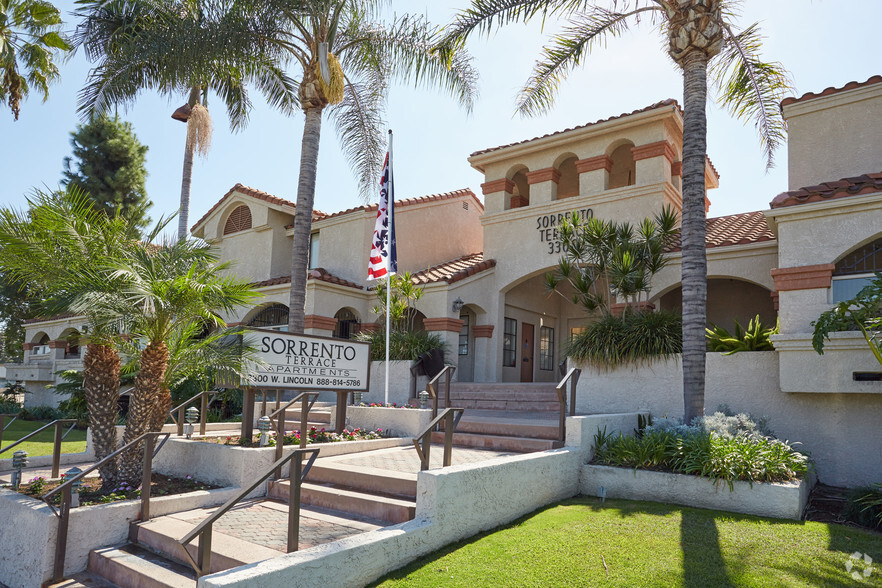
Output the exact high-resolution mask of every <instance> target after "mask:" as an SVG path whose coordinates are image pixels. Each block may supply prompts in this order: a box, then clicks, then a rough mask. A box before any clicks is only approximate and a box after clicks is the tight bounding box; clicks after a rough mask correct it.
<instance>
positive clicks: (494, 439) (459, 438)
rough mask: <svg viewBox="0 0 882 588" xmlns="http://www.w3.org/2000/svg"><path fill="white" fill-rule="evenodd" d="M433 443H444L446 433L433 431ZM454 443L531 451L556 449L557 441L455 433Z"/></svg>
mask: <svg viewBox="0 0 882 588" xmlns="http://www.w3.org/2000/svg"><path fill="white" fill-rule="evenodd" d="M432 443H444V433H441V432H435V433H432ZM453 444H454V445H460V446H462V447H475V448H479V449H497V450H500V451H515V452H520V453H531V452H534V451H547V450H549V449H554V448H555V447H556V445H557V442H555V441H552V440H550V439H530V438H528V437H512V436H508V435H481V434H477V433H454V434H453Z"/></svg>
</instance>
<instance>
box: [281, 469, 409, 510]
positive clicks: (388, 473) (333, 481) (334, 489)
mask: <svg viewBox="0 0 882 588" xmlns="http://www.w3.org/2000/svg"><path fill="white" fill-rule="evenodd" d="M416 487H417V475H416V474H415V473H411V472H396V471H392V470H381V469H377V468H370V467H362V466H356V465H352V464H343V463H335V462H333V461H331V460H318V461H316V462H315V464H314V465H313V466H312V469H310V470H309V474H308V475H307V477H306V481H304V483H303V485H302V486H301V487H300V500H301V503H302V504H304V505H311V506H314V507H319V508H326V509H333V510H336V511H342V512H345V513H349V514H352V515H355V516H358V517H366V518H368V519H372V520H376V521H382V522H384V523H385V524H396V523H403V522H405V521H409V520H411V519H412V518H413V517H414V514H415V512H416ZM289 492H290V484H289V482H288V480H280V481H278V482H270V485H269V494H268V495H269V496H270V497H272V498H276V499H278V500H283V501H287V500H288V495H289Z"/></svg>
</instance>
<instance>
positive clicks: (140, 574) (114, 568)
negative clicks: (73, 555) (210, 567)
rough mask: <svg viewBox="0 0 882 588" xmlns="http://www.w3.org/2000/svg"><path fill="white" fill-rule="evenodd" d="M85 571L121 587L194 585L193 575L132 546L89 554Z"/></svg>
mask: <svg viewBox="0 0 882 588" xmlns="http://www.w3.org/2000/svg"><path fill="white" fill-rule="evenodd" d="M88 569H89V571H90V572H92V573H93V574H98V575H99V576H101V577H102V578H104V579H106V580H107V581H109V582H112V583H113V584H116V585H117V586H124V587H125V588H183V587H185V586H196V572H194V571H193V569H192V568H191V567H189V566H186V567H185V566H183V565H181V564H178V563H175V562H173V561H170V560H168V559H165V558H163V557H161V556H159V555H157V554H155V553H153V552H151V551H148V550H146V549H144V548H141V547H138V546H136V545H124V546H122V547H105V548H103V549H95V550H93V551H91V552H89V568H88Z"/></svg>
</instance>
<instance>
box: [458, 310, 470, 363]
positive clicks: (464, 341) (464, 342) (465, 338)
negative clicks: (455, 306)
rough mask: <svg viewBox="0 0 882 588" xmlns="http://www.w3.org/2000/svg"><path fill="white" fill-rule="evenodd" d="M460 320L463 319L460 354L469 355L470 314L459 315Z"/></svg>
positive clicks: (460, 333) (460, 331) (460, 332)
mask: <svg viewBox="0 0 882 588" xmlns="http://www.w3.org/2000/svg"><path fill="white" fill-rule="evenodd" d="M459 318H460V320H462V328H461V329H460V330H459V354H460V355H468V354H469V315H467V314H461V315H459Z"/></svg>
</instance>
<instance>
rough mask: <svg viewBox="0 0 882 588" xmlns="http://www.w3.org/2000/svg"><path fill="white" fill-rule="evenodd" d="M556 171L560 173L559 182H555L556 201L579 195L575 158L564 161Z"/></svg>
mask: <svg viewBox="0 0 882 588" xmlns="http://www.w3.org/2000/svg"><path fill="white" fill-rule="evenodd" d="M557 171H559V172H560V180H559V181H558V182H557V199H558V200H560V199H561V198H572V197H573V196H578V195H579V172H577V171H576V157H575V156H573V157H568V158H566V159H564V160H563V161H562V162H561V163H560V165H559V166H557Z"/></svg>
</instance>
